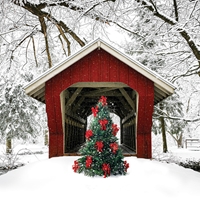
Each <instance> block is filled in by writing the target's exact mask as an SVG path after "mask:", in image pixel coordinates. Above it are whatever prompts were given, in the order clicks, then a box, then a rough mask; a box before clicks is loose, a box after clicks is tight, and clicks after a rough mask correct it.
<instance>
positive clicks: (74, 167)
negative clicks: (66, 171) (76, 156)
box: [72, 160, 79, 172]
mask: <svg viewBox="0 0 200 200" xmlns="http://www.w3.org/2000/svg"><path fill="white" fill-rule="evenodd" d="M72 169H73V170H74V172H76V171H77V170H78V169H79V165H78V161H77V160H75V161H74V165H72Z"/></svg>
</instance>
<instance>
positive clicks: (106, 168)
mask: <svg viewBox="0 0 200 200" xmlns="http://www.w3.org/2000/svg"><path fill="white" fill-rule="evenodd" d="M102 170H103V171H104V178H106V177H107V175H108V176H109V175H110V165H109V164H106V163H104V164H103V165H102Z"/></svg>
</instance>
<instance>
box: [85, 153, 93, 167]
mask: <svg viewBox="0 0 200 200" xmlns="http://www.w3.org/2000/svg"><path fill="white" fill-rule="evenodd" d="M91 164H92V156H87V157H86V161H85V166H86V168H90V167H91Z"/></svg>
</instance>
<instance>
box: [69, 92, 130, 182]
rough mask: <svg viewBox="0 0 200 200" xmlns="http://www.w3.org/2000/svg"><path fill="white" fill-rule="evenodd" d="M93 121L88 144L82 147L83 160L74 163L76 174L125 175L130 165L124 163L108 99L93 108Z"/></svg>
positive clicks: (103, 98)
mask: <svg viewBox="0 0 200 200" xmlns="http://www.w3.org/2000/svg"><path fill="white" fill-rule="evenodd" d="M92 113H93V121H92V122H91V124H90V126H89V130H87V131H86V134H85V137H86V143H85V144H84V146H82V147H81V149H80V153H81V156H82V157H81V158H79V159H78V160H75V161H74V165H73V166H72V168H73V170H74V172H78V173H81V172H84V174H85V175H87V176H95V175H99V176H104V178H105V177H107V176H110V175H111V174H113V175H118V174H120V175H125V174H126V172H127V169H128V167H129V164H128V163H127V162H126V161H123V158H124V157H123V154H122V150H121V149H120V147H119V144H118V138H117V137H116V134H117V132H118V131H119V128H118V127H117V125H116V124H113V122H112V119H111V117H110V112H109V110H108V105H107V98H106V97H104V96H102V97H101V98H100V100H99V102H98V103H97V105H96V107H92Z"/></svg>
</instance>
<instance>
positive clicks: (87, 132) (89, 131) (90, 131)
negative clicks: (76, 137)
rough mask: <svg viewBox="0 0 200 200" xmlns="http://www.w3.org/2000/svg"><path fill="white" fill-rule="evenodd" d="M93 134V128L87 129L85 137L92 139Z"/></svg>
mask: <svg viewBox="0 0 200 200" xmlns="http://www.w3.org/2000/svg"><path fill="white" fill-rule="evenodd" d="M92 136H93V133H92V130H87V131H86V133H85V137H86V139H88V140H89V139H90V137H92Z"/></svg>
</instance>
